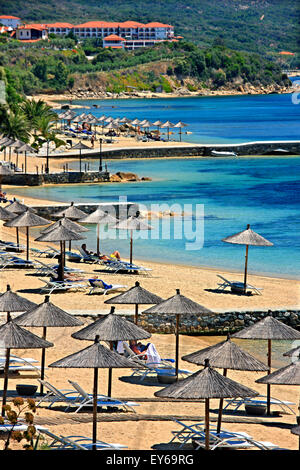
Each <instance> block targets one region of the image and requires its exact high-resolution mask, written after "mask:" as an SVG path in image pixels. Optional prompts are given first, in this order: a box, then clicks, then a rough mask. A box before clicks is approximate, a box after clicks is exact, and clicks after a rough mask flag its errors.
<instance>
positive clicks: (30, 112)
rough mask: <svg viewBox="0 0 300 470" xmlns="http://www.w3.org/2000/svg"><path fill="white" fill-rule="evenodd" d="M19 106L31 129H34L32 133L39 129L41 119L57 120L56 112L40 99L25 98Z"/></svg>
mask: <svg viewBox="0 0 300 470" xmlns="http://www.w3.org/2000/svg"><path fill="white" fill-rule="evenodd" d="M21 108H22V111H23V112H24V114H25V115H26V117H27V119H28V121H29V123H30V126H31V129H32V130H33V131H34V134H36V133H37V131H38V130H39V127H40V121H41V119H49V121H53V122H56V121H57V120H58V115H57V113H55V112H54V111H53V110H52V109H51V107H50V106H49V105H48V104H46V103H45V102H44V101H42V100H38V101H35V100H28V99H26V100H25V101H24V102H23V104H22V106H21Z"/></svg>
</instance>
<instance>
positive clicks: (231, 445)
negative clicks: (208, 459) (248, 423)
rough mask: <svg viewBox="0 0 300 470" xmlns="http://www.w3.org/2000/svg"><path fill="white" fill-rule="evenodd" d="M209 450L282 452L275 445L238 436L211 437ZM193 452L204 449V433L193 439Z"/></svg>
mask: <svg viewBox="0 0 300 470" xmlns="http://www.w3.org/2000/svg"><path fill="white" fill-rule="evenodd" d="M211 437H212V439H211V443H210V450H216V449H220V448H222V449H223V448H227V449H236V450H239V449H241V450H242V449H251V448H257V449H259V450H284V449H281V448H279V447H278V446H277V445H276V444H273V443H272V442H269V441H255V440H254V439H248V438H243V437H242V436H239V434H236V435H232V436H229V437H227V438H218V436H211ZM193 441H194V446H195V450H198V449H203V448H205V432H204V433H203V435H202V436H200V438H197V439H194V440H193Z"/></svg>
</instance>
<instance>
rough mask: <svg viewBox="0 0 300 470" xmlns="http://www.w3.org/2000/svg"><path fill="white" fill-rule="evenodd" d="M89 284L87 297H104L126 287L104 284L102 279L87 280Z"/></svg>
mask: <svg viewBox="0 0 300 470" xmlns="http://www.w3.org/2000/svg"><path fill="white" fill-rule="evenodd" d="M89 283H90V285H91V288H90V290H89V295H90V294H96V293H101V294H103V295H105V294H109V293H110V292H115V291H118V290H120V289H124V288H126V287H127V286H123V285H120V284H106V282H104V281H102V279H89Z"/></svg>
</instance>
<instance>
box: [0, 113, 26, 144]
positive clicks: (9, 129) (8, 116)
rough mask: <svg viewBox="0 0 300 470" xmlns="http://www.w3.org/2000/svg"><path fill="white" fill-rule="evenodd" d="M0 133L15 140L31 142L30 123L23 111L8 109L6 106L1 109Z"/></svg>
mask: <svg viewBox="0 0 300 470" xmlns="http://www.w3.org/2000/svg"><path fill="white" fill-rule="evenodd" d="M0 134H3V135H5V136H6V137H10V138H11V139H14V140H17V139H19V140H22V141H23V142H26V143H27V142H29V139H30V125H29V122H28V120H27V118H26V116H25V114H24V113H23V112H22V111H15V112H12V111H8V110H7V109H5V108H2V110H1V120H0Z"/></svg>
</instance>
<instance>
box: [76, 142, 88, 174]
mask: <svg viewBox="0 0 300 470" xmlns="http://www.w3.org/2000/svg"><path fill="white" fill-rule="evenodd" d="M73 149H78V150H79V172H80V173H81V151H82V150H90V147H88V146H87V145H85V144H84V143H83V142H81V141H80V142H78V144H76V145H74V147H73Z"/></svg>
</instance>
